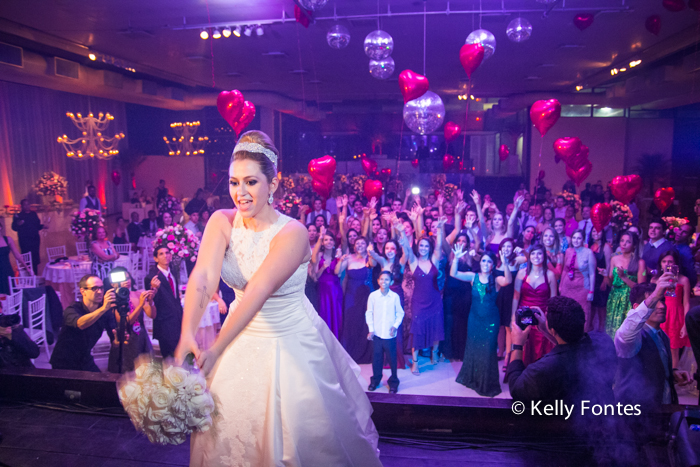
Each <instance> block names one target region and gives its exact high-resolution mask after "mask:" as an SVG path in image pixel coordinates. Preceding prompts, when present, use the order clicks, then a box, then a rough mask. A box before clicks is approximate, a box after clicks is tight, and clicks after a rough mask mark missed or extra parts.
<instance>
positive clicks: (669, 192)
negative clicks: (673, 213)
mask: <svg viewBox="0 0 700 467" xmlns="http://www.w3.org/2000/svg"><path fill="white" fill-rule="evenodd" d="M675 198H676V192H675V191H673V188H671V187H670V186H669V187H666V188H659V189H658V190H656V193H654V204H655V205H656V207H657V208H659V211H661V214H663V213H664V212H665V211H666V210H667V209H668V208H669V207H670V206H671V203H673V200H674V199H675Z"/></svg>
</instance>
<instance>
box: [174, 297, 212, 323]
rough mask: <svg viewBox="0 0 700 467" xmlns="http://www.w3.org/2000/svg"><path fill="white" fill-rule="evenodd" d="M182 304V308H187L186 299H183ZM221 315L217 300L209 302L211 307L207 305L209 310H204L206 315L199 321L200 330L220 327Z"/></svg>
mask: <svg viewBox="0 0 700 467" xmlns="http://www.w3.org/2000/svg"><path fill="white" fill-rule="evenodd" d="M180 303H182V306H183V307H184V306H185V299H184V298H183V299H182V300H181V301H180ZM220 316H221V313H219V304H218V303H217V302H216V300H212V301H211V302H209V305H207V309H206V310H204V314H203V315H202V319H201V320H200V321H199V327H200V328H206V327H208V326H218V325H219V324H220V322H221V318H220Z"/></svg>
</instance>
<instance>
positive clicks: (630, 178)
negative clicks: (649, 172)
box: [610, 174, 642, 204]
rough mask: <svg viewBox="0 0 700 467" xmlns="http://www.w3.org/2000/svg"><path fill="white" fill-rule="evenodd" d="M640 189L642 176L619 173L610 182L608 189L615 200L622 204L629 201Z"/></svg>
mask: <svg viewBox="0 0 700 467" xmlns="http://www.w3.org/2000/svg"><path fill="white" fill-rule="evenodd" d="M641 190H642V177H640V176H639V175H636V174H635V175H620V176H617V177H615V178H613V179H612V182H610V191H611V192H612V195H613V196H614V197H615V199H616V200H618V201H619V202H621V203H622V204H630V201H632V200H633V199H634V197H635V196H637V193H639V192H640V191H641Z"/></svg>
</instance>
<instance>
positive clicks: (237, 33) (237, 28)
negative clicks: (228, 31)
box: [233, 26, 241, 37]
mask: <svg viewBox="0 0 700 467" xmlns="http://www.w3.org/2000/svg"><path fill="white" fill-rule="evenodd" d="M233 35H234V36H236V37H241V27H240V26H236V29H234V30H233Z"/></svg>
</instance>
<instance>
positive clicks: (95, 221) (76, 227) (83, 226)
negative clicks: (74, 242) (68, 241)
mask: <svg viewBox="0 0 700 467" xmlns="http://www.w3.org/2000/svg"><path fill="white" fill-rule="evenodd" d="M100 225H104V223H103V221H102V213H101V212H100V211H98V210H97V209H86V210H84V211H73V214H72V219H71V221H70V231H71V233H72V234H73V235H75V236H76V237H82V236H86V235H92V234H93V233H94V232H95V229H96V228H97V226H100Z"/></svg>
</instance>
